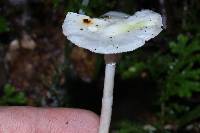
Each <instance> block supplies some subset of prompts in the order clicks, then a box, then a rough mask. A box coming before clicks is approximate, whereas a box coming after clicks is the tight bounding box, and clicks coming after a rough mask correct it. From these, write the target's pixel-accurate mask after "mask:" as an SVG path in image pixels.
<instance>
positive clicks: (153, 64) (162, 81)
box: [119, 35, 200, 125]
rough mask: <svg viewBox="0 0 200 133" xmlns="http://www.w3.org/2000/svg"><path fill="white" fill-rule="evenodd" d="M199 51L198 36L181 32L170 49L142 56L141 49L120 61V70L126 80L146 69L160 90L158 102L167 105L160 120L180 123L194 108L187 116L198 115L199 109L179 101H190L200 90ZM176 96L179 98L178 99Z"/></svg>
mask: <svg viewBox="0 0 200 133" xmlns="http://www.w3.org/2000/svg"><path fill="white" fill-rule="evenodd" d="M199 53H200V37H199V36H198V35H197V36H195V37H193V38H189V37H188V36H186V35H179V36H178V37H177V41H172V42H170V43H169V50H168V51H167V52H164V53H161V52H160V53H155V54H153V55H150V56H145V57H143V58H141V57H140V55H139V54H140V51H136V52H135V55H132V56H130V55H126V56H125V57H124V58H123V60H122V61H121V63H120V64H119V73H120V74H121V75H122V77H123V78H124V79H128V78H129V79H130V78H134V77H138V76H140V75H141V73H143V72H146V73H147V75H148V77H149V79H150V80H152V82H155V83H156V85H157V86H155V88H157V91H158V92H159V99H158V101H159V102H158V103H159V104H160V106H161V105H162V106H164V107H163V108H162V109H161V110H162V111H161V112H162V113H163V114H162V113H161V114H162V115H164V116H162V115H161V116H162V118H161V119H162V120H164V121H173V120H175V121H176V120H177V122H178V121H179V118H180V119H182V118H184V115H185V114H187V113H188V111H191V113H190V114H191V115H188V116H187V121H189V120H193V119H196V118H198V117H199V115H198V114H195V112H196V113H197V111H194V110H193V109H192V108H191V107H190V106H189V105H187V104H185V105H184V104H180V103H179V102H178V101H181V100H182V99H185V100H186V101H187V99H188V98H190V97H192V95H193V94H194V93H195V92H200V67H199V63H200V54H199ZM143 54H144V53H143ZM174 98H175V99H177V100H178V99H179V100H178V101H176V100H175V99H174ZM197 109H198V108H197ZM195 110H196V109H195ZM180 121H182V120H180ZM184 121H185V120H184ZM181 123H182V122H181ZM181 125H184V124H181Z"/></svg>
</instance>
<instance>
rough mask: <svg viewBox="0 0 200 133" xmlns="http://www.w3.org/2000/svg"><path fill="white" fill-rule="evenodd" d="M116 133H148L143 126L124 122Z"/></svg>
mask: <svg viewBox="0 0 200 133" xmlns="http://www.w3.org/2000/svg"><path fill="white" fill-rule="evenodd" d="M116 133H147V131H145V130H144V129H143V127H142V125H139V124H135V123H132V122H128V121H123V122H121V123H120V124H119V129H118V130H117V132H116Z"/></svg>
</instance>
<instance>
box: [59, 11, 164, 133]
mask: <svg viewBox="0 0 200 133" xmlns="http://www.w3.org/2000/svg"><path fill="white" fill-rule="evenodd" d="M162 26H163V24H162V17H161V15H160V14H158V13H155V12H153V11H151V10H142V11H138V12H136V13H135V14H134V15H133V16H129V15H127V14H125V13H121V12H114V11H111V12H108V13H106V14H104V15H103V16H102V18H90V17H89V16H86V15H82V14H77V13H73V12H68V13H67V15H66V18H65V21H64V24H63V26H62V28H63V33H64V35H65V36H67V39H68V40H70V41H71V42H72V43H74V44H75V45H77V46H79V47H82V48H85V49H88V50H90V51H92V52H95V53H100V54H104V57H105V63H106V68H105V80H104V92H103V98H102V110H101V117H100V126H99V133H108V132H109V126H110V121H111V113H112V103H113V87H114V75H115V66H116V61H117V56H118V55H119V53H122V52H127V51H133V50H135V49H137V48H139V47H141V46H142V45H144V44H145V41H148V40H149V39H151V38H153V37H155V36H157V35H158V34H159V33H160V32H161V31H162Z"/></svg>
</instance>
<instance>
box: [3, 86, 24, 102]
mask: <svg viewBox="0 0 200 133" xmlns="http://www.w3.org/2000/svg"><path fill="white" fill-rule="evenodd" d="M26 103H27V98H26V96H25V94H24V92H18V91H16V88H15V87H14V86H12V85H11V84H6V85H5V86H4V88H3V96H1V97H0V105H25V104H26Z"/></svg>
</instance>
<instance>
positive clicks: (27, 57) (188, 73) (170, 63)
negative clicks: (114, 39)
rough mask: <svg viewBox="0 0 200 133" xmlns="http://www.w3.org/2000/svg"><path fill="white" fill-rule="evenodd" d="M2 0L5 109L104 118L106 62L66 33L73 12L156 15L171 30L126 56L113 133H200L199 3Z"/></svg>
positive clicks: (0, 58) (0, 80)
mask: <svg viewBox="0 0 200 133" xmlns="http://www.w3.org/2000/svg"><path fill="white" fill-rule="evenodd" d="M81 3H82V1H81V0H0V105H1V106H6V105H9V106H12V105H26V106H27V105H29V106H39V107H75V108H83V109H88V110H91V111H94V112H95V113H97V114H100V109H101V97H102V89H103V80H104V60H103V56H102V55H99V54H94V53H91V52H89V51H87V50H84V49H81V48H78V47H76V46H74V45H72V44H71V43H69V41H68V40H67V39H66V37H65V36H64V35H63V34H62V28H61V26H62V23H63V20H64V18H65V15H66V13H67V12H68V11H72V12H78V11H79V9H83V11H84V12H85V13H86V14H87V15H90V16H93V17H98V16H100V15H102V14H104V13H106V12H107V11H111V10H114V11H122V12H125V13H128V14H134V12H136V11H138V10H141V9H151V10H153V11H156V12H158V13H160V14H162V16H163V20H164V21H163V23H164V28H166V29H165V30H164V31H162V33H161V34H159V36H157V37H156V38H154V39H152V40H150V41H148V42H147V44H146V45H145V46H144V47H142V48H139V49H138V50H135V51H134V52H128V53H125V54H123V55H122V58H121V60H120V61H119V63H118V65H117V73H116V78H115V89H114V105H113V116H112V123H111V133H200V26H199V22H200V1H199V0H90V1H89V4H88V6H84V5H82V4H81Z"/></svg>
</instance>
